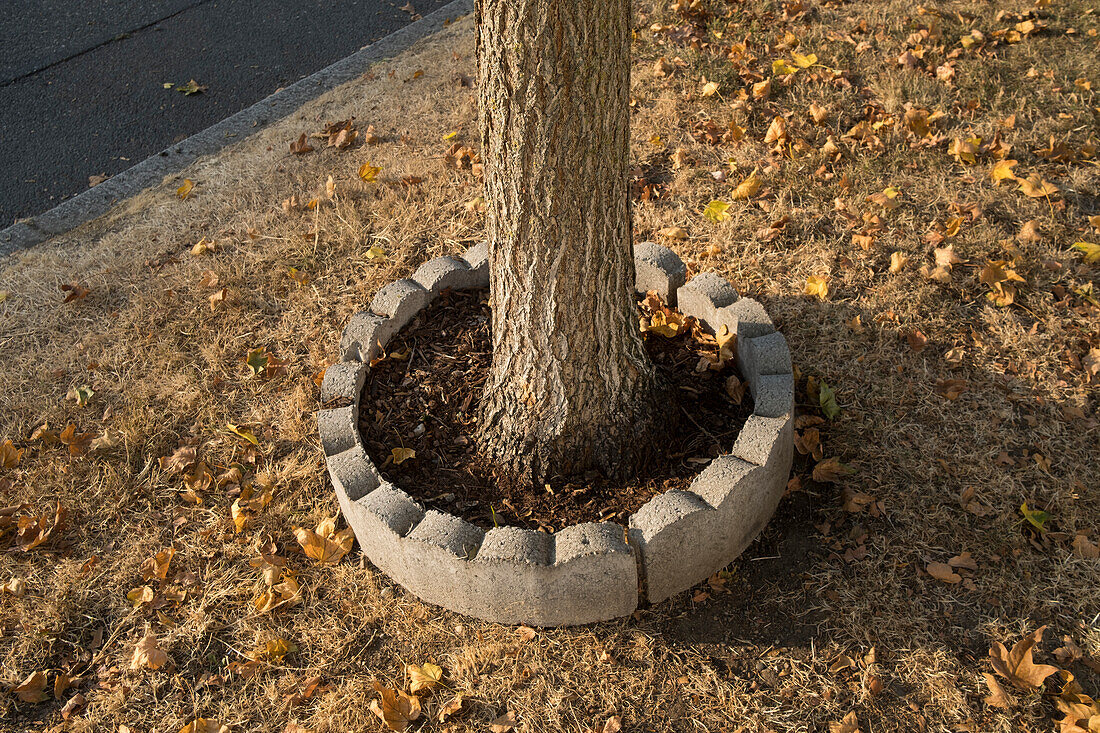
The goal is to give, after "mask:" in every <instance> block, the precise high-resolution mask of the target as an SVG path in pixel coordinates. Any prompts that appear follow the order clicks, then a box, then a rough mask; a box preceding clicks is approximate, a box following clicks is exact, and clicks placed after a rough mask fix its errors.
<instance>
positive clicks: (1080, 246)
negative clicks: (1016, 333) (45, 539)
mask: <svg viewBox="0 0 1100 733" xmlns="http://www.w3.org/2000/svg"><path fill="white" fill-rule="evenodd" d="M1073 248H1074V249H1075V250H1077V251H1078V252H1081V253H1082V254H1084V255H1085V262H1089V263H1092V262H1100V244H1093V243H1092V242H1074V243H1073ZM20 452H22V451H20Z"/></svg>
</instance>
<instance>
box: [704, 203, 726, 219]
mask: <svg viewBox="0 0 1100 733" xmlns="http://www.w3.org/2000/svg"><path fill="white" fill-rule="evenodd" d="M729 207H730V204H729V202H727V201H711V202H710V203H709V204H707V207H706V208H705V209H703V216H705V217H707V218H708V219H710V220H711V221H713V222H715V223H718V222H722V221H725V220H726V219H728V218H730V215H729V213H728V212H727V210H728V209H729Z"/></svg>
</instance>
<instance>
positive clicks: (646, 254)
mask: <svg viewBox="0 0 1100 733" xmlns="http://www.w3.org/2000/svg"><path fill="white" fill-rule="evenodd" d="M686 278H687V265H685V264H684V263H683V260H681V259H680V258H679V257H678V256H677V255H676V253H675V252H673V251H672V250H671V249H669V248H668V247H663V246H661V245H659V244H656V243H655V242H637V243H635V245H634V290H635V291H637V292H639V293H648V292H649V291H650V290H656V291H657V294H658V295H660V296H661V298H662V299H663V300H664V301H665V303H666V304H667V305H669V306H672V307H675V305H676V291H677V290H679V289H680V287H681V286H682V285H683V284H684V281H685V279H686Z"/></svg>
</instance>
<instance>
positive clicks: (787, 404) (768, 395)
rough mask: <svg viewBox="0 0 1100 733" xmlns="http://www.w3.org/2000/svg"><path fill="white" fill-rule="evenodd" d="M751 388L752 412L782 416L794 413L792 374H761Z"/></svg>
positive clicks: (769, 415)
mask: <svg viewBox="0 0 1100 733" xmlns="http://www.w3.org/2000/svg"><path fill="white" fill-rule="evenodd" d="M749 386H750V387H751V388H752V399H753V414H755V415H759V416H760V417H783V416H784V415H792V414H794V375H792V374H762V375H760V376H758V377H757V378H756V384H755V385H753V384H751V383H750V384H749Z"/></svg>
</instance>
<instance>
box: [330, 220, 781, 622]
mask: <svg viewBox="0 0 1100 733" xmlns="http://www.w3.org/2000/svg"><path fill="white" fill-rule="evenodd" d="M486 253H487V245H486V243H484V242H482V243H481V244H478V245H476V246H474V247H471V248H470V249H469V250H467V251H466V253H465V254H463V255H462V256H461V257H437V258H435V259H432V260H429V261H428V262H425V263H424V264H423V265H421V266H420V267H419V268H418V269H417V270H416V272H415V273H414V275H413V277H412V278H406V279H403V280H397V281H395V282H392V283H390V284H389V285H386V286H384V287H383V288H381V289H380V290H379V291H378V293H377V294H376V295H375V297H374V300H373V301H372V302H371V305H370V308H369V309H368V310H365V311H362V312H360V313H357V314H355V315H354V316H352V318H351V320H350V321H349V323H348V325H347V327H346V328H345V329H344V333H343V335H342V337H341V339H340V355H339V356H340V362H339V363H337V364H334V365H332V366H331V367H329V369H328V370H327V371H326V372H325V379H324V382H323V383H322V386H321V402H322V409H321V410H320V411H319V412H318V413H317V429H318V432H319V433H320V438H321V445H322V447H323V449H324V453H325V462H326V464H327V466H328V473H329V476H330V478H331V479H332V484H333V488H334V489H335V490H336V495H337V498H338V499H339V502H340V509H341V511H342V513H343V515H344V518H345V520H346V521H347V523H348V525H349V526H350V527H351V528H352V529H353V530H354V532H355V537H356V539H357V540H358V541H359V546H360V548H361V549H362V551H363V554H364V555H366V556H367V558H368V559H370V561H371V562H372V563H374V564H375V565H376V566H377V567H378V568H379V569H380V570H382V571H383V572H384V573H386V574H387V575H389V576H390V577H391V578H393V580H395V581H396V582H397V583H399V584H400V585H402V586H404V587H405V588H406V589H407V590H409V591H410V592H412V593H413V594H414V595H416V596H418V597H419V598H421V599H423V600H425V601H427V602H429V603H434V604H436V605H439V606H443V607H444V608H449V609H451V610H453V611H458V612H460V613H465V614H468V615H470V616H475V617H477V618H481V619H485V620H487V621H496V622H499V623H525V624H531V625H534V626H573V625H578V624H587V623H592V622H595V621H606V620H609V619H613V618H619V617H622V616H626V615H629V614H630V613H633V612H634V610H635V609H637V607H638V605H639V604H640V603H647V602H648V603H656V602H658V601H662V600H664V599H666V598H668V597H670V596H672V595H674V594H676V593H679V592H681V591H683V590H687V589H688V588H690V587H692V586H693V585H695V584H696V583H698V582H699V581H702V580H705V579H707V578H709V577H710V576H711V575H713V574H714V573H715V572H717V571H718V570H720V569H722V568H723V567H725V566H726V565H728V564H729V563H730V562H732V561H733V560H734V559H735V558H736V557H737V556H738V555H740V554H741V552H742V551H743V550H744V549H745V548H746V547H748V545H749V543H751V542H752V541H753V539H754V538H755V537H756V535H757V534H759V533H760V531H761V530H762V529H763V528H764V525H765V524H767V522H768V520H769V519H770V518H771V516H772V514H773V513H774V512H775V509H776V507H777V506H778V504H779V500H780V499H781V498H782V496H783V493H784V491H785V489H786V485H787V477H788V475H789V474H790V469H791V462H792V460H793V457H794V441H793V422H794V421H793V415H794V379H793V375H792V369H791V356H790V351H789V350H788V348H787V342H786V339H784V338H783V335H782V334H780V333H779V332H778V331H776V330H775V326H774V325H773V324H772V322H771V319H769V318H768V316H767V313H765V311H764V308H763V306H761V305H760V304H759V303H758V302H757V301H755V300H752V299H751V298H741V297H739V296H738V294H737V292H736V291H735V290H734V289H733V287H732V286H730V284H729V283H727V282H726V281H725V280H723V279H722V278H721V277H719V276H718V275H715V274H714V273H702V274H700V275H697V276H696V277H694V278H693V279H692V280H690V281H687V282H686V283H685V278H684V276H685V274H686V268H685V267H684V264H683V262H682V261H681V260H680V258H679V257H677V256H676V254H675V253H674V252H672V250H670V249H668V248H666V247H662V246H660V245H657V244H653V243H651V242H644V243H639V244H638V245H637V246H636V247H635V255H634V265H635V274H636V285H635V288H636V290H638V291H639V292H645V291H646V290H658V291H660V292H664V293H668V294H669V295H671V296H674V297H676V299H677V300H678V301H679V304H680V309H681V311H682V312H683V313H684V314H685V315H688V316H695V317H696V318H697V319H699V321H700V322H701V323H702V324H703V325H704V326H705V327H707V328H709V329H711V330H716V331H717V330H721V329H723V328H728V329H729V331H730V332H731V333H733V334H736V336H737V345H738V349H737V361H738V366H739V367H740V369H741V373H742V375H744V376H745V380H746V381H747V382H748V384H749V388H750V389H751V391H752V394H753V397H754V400H755V401H754V408H755V409H754V410H753V415H752V416H751V417H750V418H749V419H748V421H747V422H746V423H745V426H744V427H743V428H742V429H741V432H740V434H739V435H738V436H737V439H736V441H735V442H734V444H733V447H732V448H731V450H730V452H729V453H727V454H724V455H721V456H719V457H718V458H716V459H714V460H713V461H712V462H711V463H710V465H709V466H707V468H706V469H705V470H704V471H703V472H702V473H700V474H699V475H698V476H696V477H695V479H694V480H693V481H692V483H691V485H690V486H689V487H688V489H687V490H686V491H679V490H673V491H668V492H666V493H664V494H660V495H658V496H655V497H654V498H652V499H651V500H649V501H648V502H647V503H646V504H645V505H643V506H642V508H641V509H639V510H638V511H637V512H635V513H634V514H632V515H631V516H630V519H629V521H628V524H627V526H626V527H624V526H622V525H619V524H615V523H611V522H600V523H584V524H576V525H572V526H570V527H566V528H564V529H562V530H561V531H559V532H555V533H554V534H552V535H551V534H545V533H543V532H535V531H532V530H525V529H519V528H517V527H498V528H494V529H491V530H489V531H487V532H486V531H483V530H481V529H479V528H478V527H475V526H474V525H472V524H470V523H468V522H466V521H463V520H462V519H460V518H458V517H454V516H451V515H449V514H445V513H443V512H438V511H435V510H425V509H424V508H423V507H422V506H421V505H419V504H417V503H416V502H415V501H414V500H413V499H412V497H410V496H409V495H408V494H407V493H405V492H404V491H402V490H401V489H399V488H397V487H396V486H394V485H393V484H391V483H389V482H388V481H386V480H385V479H383V478H381V476H380V475H379V473H378V470H377V468H375V466H374V464H373V463H372V462H371V459H370V457H369V456H368V455H367V453H366V451H365V450H364V447H363V442H362V438H361V437H360V435H359V427H358V415H359V400H360V394H361V389H362V385H363V382H364V379H365V378H366V375H367V372H368V371H369V369H370V366H369V362H370V360H371V358H373V356H375V355H377V353H379V351H381V350H384V349H385V347H386V344H387V343H388V342H389V340H390V339H391V338H392V337H393V336H394V335H395V334H396V333H397V332H398V331H399V330H400V329H401V327H402V326H404V325H405V324H407V323H408V322H410V321H411V320H412V319H413V318H414V317H415V316H416V315H417V313H419V312H420V310H421V309H422V308H424V307H425V306H426V305H428V304H429V303H430V302H431V301H432V300H433V299H434V298H435V296H436V295H438V294H439V293H440V292H441V291H442V290H444V289H446V288H453V289H455V290H463V289H476V288H484V287H488V285H489V270H488V264H487V261H486ZM330 405H331V406H330Z"/></svg>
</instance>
